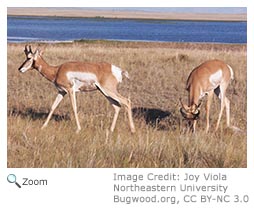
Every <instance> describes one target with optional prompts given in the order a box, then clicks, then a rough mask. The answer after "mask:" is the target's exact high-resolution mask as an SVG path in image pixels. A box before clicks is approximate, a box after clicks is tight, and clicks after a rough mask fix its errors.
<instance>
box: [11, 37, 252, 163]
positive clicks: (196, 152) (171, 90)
mask: <svg viewBox="0 0 254 210" xmlns="http://www.w3.org/2000/svg"><path fill="white" fill-rule="evenodd" d="M33 47H34V48H36V47H40V48H41V49H42V50H44V51H45V53H44V58H45V60H46V61H47V62H48V63H50V64H52V65H58V64H61V63H63V62H66V61H70V60H82V61H106V62H109V63H112V64H114V65H116V66H119V67H121V68H122V69H125V70H128V72H129V74H130V80H124V81H123V83H122V84H120V85H119V92H120V93H121V94H122V95H123V96H126V97H128V96H130V98H131V100H132V103H133V113H134V121H135V125H136V129H137V132H136V133H135V134H131V133H130V131H129V127H128V119H127V114H126V113H125V112H124V110H122V111H121V112H120V115H119V119H118V121H117V122H118V123H117V126H116V130H115V132H114V133H110V132H109V126H110V123H111V121H112V117H113V109H112V107H111V106H110V104H109V103H108V101H107V100H106V99H105V98H104V97H103V96H102V95H101V94H100V93H99V92H91V93H87V94H84V93H81V94H77V95H78V96H77V101H78V113H79V118H80V122H81V126H82V130H81V132H80V133H79V134H76V133H75V129H76V125H75V120H74V116H73V113H72V110H71V107H70V101H69V97H68V96H67V97H65V99H64V100H63V102H62V103H61V104H60V106H59V107H58V108H57V110H56V111H55V113H54V116H53V118H52V120H51V121H50V123H49V126H48V127H47V128H46V129H44V130H41V129H40V127H41V126H42V124H43V122H44V120H45V118H46V116H47V113H48V111H49V108H50V106H51V105H52V103H53V101H54V99H55V97H56V94H57V91H56V89H55V87H54V85H53V84H51V83H49V82H48V81H47V80H45V79H44V78H42V77H41V76H40V75H39V73H38V72H36V71H34V70H32V71H30V72H26V73H25V74H21V73H19V72H18V67H19V66H20V65H21V63H22V62H23V61H24V59H25V55H24V53H23V49H24V45H23V44H8V167H246V166H247V160H246V159H247V155H246V150H247V148H246V147H247V142H246V140H247V135H246V129H247V125H246V119H247V116H246V110H247V101H246V92H247V89H246V85H247V82H246V69H247V61H246V59H247V58H246V46H245V45H220V44H217V45H216V44H195V43H192V44H191V43H185V44H182V43H135V42H105V41H94V42H76V43H65V44H36V45H35V44H34V45H33ZM214 58H219V59H221V60H224V61H225V62H226V63H228V64H230V65H231V66H232V68H233V69H234V72H235V80H234V81H233V82H232V83H231V84H230V86H229V88H228V90H227V95H228V98H229V99H230V100H231V123H232V124H233V125H234V126H237V127H239V128H241V129H242V130H243V132H234V131H233V130H231V129H228V128H226V125H225V124H226V123H225V113H224V115H223V119H222V122H221V126H220V129H219V131H218V132H214V127H215V122H216V120H217V117H218V112H219V103H218V99H217V98H214V101H213V104H212V114H211V116H210V119H211V130H210V133H209V135H206V134H205V133H204V129H205V118H204V117H205V116H204V106H202V112H201V119H200V121H199V122H198V126H197V133H196V134H195V135H193V134H190V133H187V132H185V131H186V126H185V125H186V122H185V121H184V120H182V117H181V115H180V113H179V106H180V104H179V100H178V99H179V98H180V97H182V98H183V100H184V101H187V92H186V91H185V90H184V87H185V82H186V79H187V76H188V74H189V72H190V71H191V70H192V69H193V68H194V67H195V66H197V65H199V64H200V63H202V62H204V61H206V60H208V59H214Z"/></svg>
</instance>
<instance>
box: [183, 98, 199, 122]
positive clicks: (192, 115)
mask: <svg viewBox="0 0 254 210" xmlns="http://www.w3.org/2000/svg"><path fill="white" fill-rule="evenodd" d="M180 103H181V106H182V107H181V108H180V112H181V114H182V116H183V117H184V118H185V119H187V120H197V119H198V118H199V114H200V105H201V102H200V103H199V104H198V105H196V104H193V105H191V106H187V105H186V104H184V103H183V102H182V99H181V98H180Z"/></svg>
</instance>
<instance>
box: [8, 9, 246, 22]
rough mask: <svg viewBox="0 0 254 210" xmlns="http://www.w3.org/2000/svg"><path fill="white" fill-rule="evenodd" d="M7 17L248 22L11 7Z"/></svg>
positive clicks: (241, 17)
mask: <svg viewBox="0 0 254 210" xmlns="http://www.w3.org/2000/svg"><path fill="white" fill-rule="evenodd" d="M7 16H18V17H24V16H28V17H49V18H50V17H55V18H101V19H141V20H173V21H174V20H175V21H176V20H178V21H181V20H182V21H229V22H230V21H232V22H235V21H236V22H238V21H247V14H222V13H221V14H219V13H176V12H175V13H174V12H144V11H117V10H99V9H97V10H96V9H82V8H62V9H56V8H38V7H37V8H18V7H9V8H8V9H7Z"/></svg>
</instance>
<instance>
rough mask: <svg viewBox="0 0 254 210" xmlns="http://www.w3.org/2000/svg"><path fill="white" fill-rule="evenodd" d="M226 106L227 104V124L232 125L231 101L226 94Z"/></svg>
mask: <svg viewBox="0 0 254 210" xmlns="http://www.w3.org/2000/svg"><path fill="white" fill-rule="evenodd" d="M225 106H226V117H227V126H228V127H230V101H229V99H228V98H227V97H226V96H225Z"/></svg>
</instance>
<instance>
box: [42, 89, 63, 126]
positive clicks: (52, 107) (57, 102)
mask: <svg viewBox="0 0 254 210" xmlns="http://www.w3.org/2000/svg"><path fill="white" fill-rule="evenodd" d="M65 94H66V92H59V93H58V95H57V97H56V99H55V101H54V103H53V104H52V106H51V109H50V112H49V114H48V117H47V119H46V121H45V122H44V124H43V126H42V127H41V129H43V128H45V127H46V126H47V125H48V123H49V120H50V118H51V117H52V114H53V112H54V111H55V109H56V108H57V106H58V105H59V104H60V102H61V101H62V100H63V98H64V96H65Z"/></svg>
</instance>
